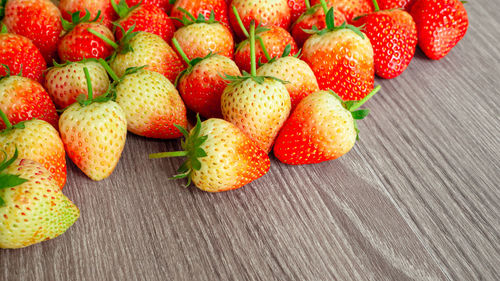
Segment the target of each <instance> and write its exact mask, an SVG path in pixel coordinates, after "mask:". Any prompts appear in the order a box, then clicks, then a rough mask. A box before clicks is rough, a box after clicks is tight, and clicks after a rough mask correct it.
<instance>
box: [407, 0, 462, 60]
mask: <svg viewBox="0 0 500 281" xmlns="http://www.w3.org/2000/svg"><path fill="white" fill-rule="evenodd" d="M411 15H412V17H413V19H414V20H415V23H416V24H417V32H418V45H419V46H420V49H422V51H424V53H425V54H426V55H427V57H429V58H430V59H433V60H439V59H441V58H443V57H444V56H446V55H447V54H448V53H449V52H450V51H451V49H452V48H453V47H455V46H456V45H457V43H458V42H459V41H460V40H462V38H463V37H464V36H465V33H466V32H467V28H468V26H469V19H468V18H467V11H466V10H465V8H464V5H463V4H462V2H460V1H458V0H439V1H438V0H418V1H417V2H416V3H415V4H414V5H413V7H412V9H411Z"/></svg>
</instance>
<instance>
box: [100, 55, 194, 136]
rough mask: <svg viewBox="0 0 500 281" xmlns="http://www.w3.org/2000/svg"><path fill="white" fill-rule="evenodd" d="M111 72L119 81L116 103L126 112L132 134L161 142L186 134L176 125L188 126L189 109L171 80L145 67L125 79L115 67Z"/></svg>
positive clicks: (129, 72)
mask: <svg viewBox="0 0 500 281" xmlns="http://www.w3.org/2000/svg"><path fill="white" fill-rule="evenodd" d="M101 63H102V64H103V65H104V66H106V64H105V62H104V61H101ZM107 70H108V72H109V74H110V75H111V77H113V79H114V80H115V81H118V83H117V84H116V85H115V87H114V92H115V94H116V102H117V103H118V104H119V105H120V106H121V107H122V108H123V110H124V111H125V115H126V117H127V121H128V122H127V123H128V130H129V131H130V132H132V133H134V134H136V135H140V136H144V137H148V138H157V139H174V138H178V137H180V136H181V135H182V134H181V132H179V130H177V129H176V128H175V126H174V125H175V124H178V125H181V126H187V117H186V107H185V105H184V103H183V102H182V99H181V97H180V96H179V92H177V89H175V86H174V85H173V84H172V83H171V82H170V81H169V80H168V79H167V78H165V77H164V76H163V75H161V74H159V73H157V72H153V71H149V70H146V69H143V68H142V67H136V68H130V69H128V70H127V71H126V72H125V74H124V75H123V77H121V78H118V77H117V75H116V74H115V73H114V72H113V71H112V70H111V68H109V67H107Z"/></svg>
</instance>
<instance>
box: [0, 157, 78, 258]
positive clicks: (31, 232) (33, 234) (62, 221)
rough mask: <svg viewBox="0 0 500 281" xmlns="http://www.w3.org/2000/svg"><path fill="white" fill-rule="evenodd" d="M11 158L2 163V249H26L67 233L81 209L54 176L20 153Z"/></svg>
mask: <svg viewBox="0 0 500 281" xmlns="http://www.w3.org/2000/svg"><path fill="white" fill-rule="evenodd" d="M16 152H17V151H16ZM2 156H3V155H2ZM2 156H0V157H2ZM9 160H10V161H9ZM9 160H7V159H5V160H4V161H3V162H2V163H1V165H0V166H1V169H0V178H1V180H0V248H7V249H15V248H23V247H27V246H30V245H33V244H36V243H40V242H43V241H47V240H49V239H53V238H56V237H57V236H59V235H61V234H63V233H64V232H66V230H68V228H70V227H71V226H72V225H73V224H74V223H75V222H76V220H77V219H78V217H79V216H80V211H79V210H78V208H77V207H76V206H75V205H74V204H73V202H71V201H70V200H69V199H68V198H67V197H66V196H64V194H63V193H62V192H61V189H60V188H59V186H58V185H57V182H56V181H55V180H54V179H53V178H52V175H51V174H50V173H49V172H48V171H47V169H45V168H44V167H43V166H42V165H41V164H40V163H37V162H35V161H32V160H27V159H17V153H15V154H14V156H13V157H12V158H11V159H9Z"/></svg>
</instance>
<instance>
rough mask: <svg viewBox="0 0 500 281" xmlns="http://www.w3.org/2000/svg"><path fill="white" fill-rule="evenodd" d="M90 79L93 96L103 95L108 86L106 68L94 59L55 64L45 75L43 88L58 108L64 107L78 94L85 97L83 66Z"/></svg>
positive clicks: (74, 100) (73, 100)
mask: <svg viewBox="0 0 500 281" xmlns="http://www.w3.org/2000/svg"><path fill="white" fill-rule="evenodd" d="M85 67H86V68H87V69H88V70H89V73H90V78H91V80H92V88H93V95H94V97H98V96H101V95H104V94H105V93H106V92H107V90H108V88H109V78H108V73H107V72H106V69H104V67H102V66H101V65H100V64H99V63H98V62H96V61H94V60H84V61H80V62H70V63H66V64H62V65H59V64H56V65H55V66H54V67H52V68H50V69H49V70H48V71H47V74H46V75H45V89H47V92H48V93H49V95H50V97H51V98H52V100H53V101H54V103H55V104H56V106H57V107H58V108H66V107H68V106H70V105H72V104H73V103H75V102H76V99H77V97H78V96H80V95H85V97H87V81H86V79H85V72H84V71H83V69H84V68H85Z"/></svg>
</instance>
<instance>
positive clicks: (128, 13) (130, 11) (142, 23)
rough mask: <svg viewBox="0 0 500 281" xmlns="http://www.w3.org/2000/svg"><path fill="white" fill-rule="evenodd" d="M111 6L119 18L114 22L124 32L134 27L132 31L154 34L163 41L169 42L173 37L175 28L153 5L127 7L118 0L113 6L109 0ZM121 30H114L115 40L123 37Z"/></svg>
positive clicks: (123, 1)
mask: <svg viewBox="0 0 500 281" xmlns="http://www.w3.org/2000/svg"><path fill="white" fill-rule="evenodd" d="M111 4H112V5H113V8H114V9H115V11H116V13H117V14H118V16H119V17H120V19H119V20H117V21H116V24H117V25H120V26H121V27H122V28H123V29H124V30H128V29H129V28H130V27H132V26H133V27H134V28H133V30H134V31H145V32H149V33H153V34H156V35H158V36H160V37H161V38H163V40H165V41H167V42H170V40H172V36H174V32H175V26H174V23H173V21H172V20H171V19H170V18H169V17H168V15H167V14H166V13H165V12H164V11H163V10H162V9H160V8H158V7H157V6H154V5H148V4H139V5H136V6H132V7H129V6H128V5H127V3H125V0H120V3H119V4H118V5H117V4H115V2H114V0H111ZM122 28H117V29H115V35H116V39H117V40H120V39H122V37H123V32H122Z"/></svg>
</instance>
